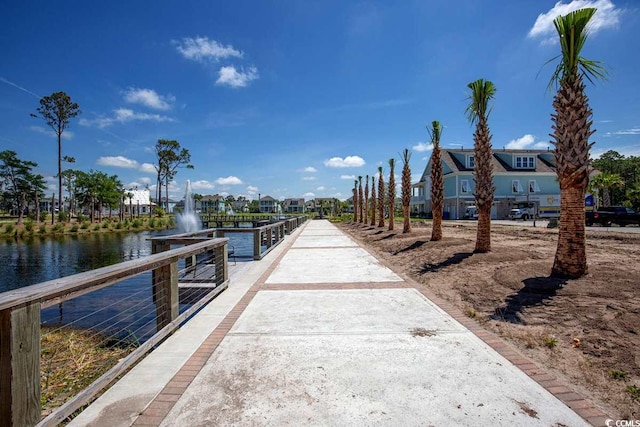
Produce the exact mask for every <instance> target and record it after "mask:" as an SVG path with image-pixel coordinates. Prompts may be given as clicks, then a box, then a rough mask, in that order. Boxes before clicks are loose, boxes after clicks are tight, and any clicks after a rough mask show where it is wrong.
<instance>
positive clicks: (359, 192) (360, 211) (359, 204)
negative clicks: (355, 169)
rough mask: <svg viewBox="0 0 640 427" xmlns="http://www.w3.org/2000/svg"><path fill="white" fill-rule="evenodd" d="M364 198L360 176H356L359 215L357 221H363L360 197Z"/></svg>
mask: <svg viewBox="0 0 640 427" xmlns="http://www.w3.org/2000/svg"><path fill="white" fill-rule="evenodd" d="M363 198H364V196H363V194H362V176H359V177H358V211H359V213H358V216H359V222H364V218H363V212H362V211H363V208H364V206H362V199H363Z"/></svg>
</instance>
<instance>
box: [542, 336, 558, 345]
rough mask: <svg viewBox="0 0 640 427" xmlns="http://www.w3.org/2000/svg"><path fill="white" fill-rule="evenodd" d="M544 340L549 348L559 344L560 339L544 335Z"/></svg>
mask: <svg viewBox="0 0 640 427" xmlns="http://www.w3.org/2000/svg"><path fill="white" fill-rule="evenodd" d="M542 342H544V345H545V347H548V348H555V347H556V346H557V345H558V340H557V339H555V338H554V337H544V338H543V339H542Z"/></svg>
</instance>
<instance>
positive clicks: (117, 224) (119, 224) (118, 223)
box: [116, 222, 126, 230]
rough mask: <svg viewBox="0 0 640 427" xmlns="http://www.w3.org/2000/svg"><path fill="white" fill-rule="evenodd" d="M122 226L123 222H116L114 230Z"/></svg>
mask: <svg viewBox="0 0 640 427" xmlns="http://www.w3.org/2000/svg"><path fill="white" fill-rule="evenodd" d="M125 224H126V222H125ZM122 227H123V224H122V223H121V222H116V230H120V229H121V228H122Z"/></svg>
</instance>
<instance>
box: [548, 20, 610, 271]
mask: <svg viewBox="0 0 640 427" xmlns="http://www.w3.org/2000/svg"><path fill="white" fill-rule="evenodd" d="M595 13H596V9H594V8H586V9H579V10H575V11H573V12H570V13H568V14H567V15H564V16H558V17H557V18H556V19H555V20H554V21H553V24H554V25H555V27H556V31H557V32H558V36H559V38H560V50H561V53H560V55H558V56H557V57H556V58H559V59H560V61H559V63H558V65H557V66H556V69H555V71H554V73H553V76H552V77H551V81H550V82H549V87H551V85H552V84H553V83H555V84H556V85H558V84H559V88H558V91H557V93H556V95H555V97H554V99H553V109H554V110H555V114H552V115H551V120H552V121H553V126H551V128H552V129H553V134H551V137H552V139H553V141H551V143H552V144H553V145H554V147H555V148H554V150H553V154H554V156H555V160H556V173H557V175H558V182H559V184H560V223H559V232H558V247H557V249H556V255H555V259H554V262H553V268H552V270H551V274H552V275H554V276H561V277H572V278H577V277H580V276H582V275H584V274H586V273H587V255H586V240H585V214H584V195H585V189H586V188H587V184H588V183H589V149H590V148H591V146H592V145H593V143H589V137H590V136H591V135H592V134H593V133H594V132H595V130H591V124H592V120H591V117H592V111H591V108H589V100H588V98H587V96H586V94H585V92H584V90H585V84H584V82H583V77H585V78H587V80H589V81H592V77H593V78H604V77H605V70H604V68H603V67H602V65H601V64H600V62H597V61H591V60H588V59H585V58H583V57H581V56H580V51H581V50H582V47H583V46H584V44H585V42H586V41H587V33H588V32H587V25H588V24H589V21H590V20H591V18H592V17H593V15H594V14H595ZM556 58H553V59H552V60H551V61H553V60H555V59H556Z"/></svg>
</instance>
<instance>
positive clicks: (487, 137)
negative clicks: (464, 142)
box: [466, 79, 496, 253]
mask: <svg viewBox="0 0 640 427" xmlns="http://www.w3.org/2000/svg"><path fill="white" fill-rule="evenodd" d="M467 87H468V88H469V89H471V93H470V94H469V97H468V99H469V105H468V106H467V109H466V113H467V118H468V119H469V121H470V122H471V124H475V125H476V131H475V132H474V133H473V142H474V145H473V148H474V163H475V166H474V170H473V179H474V181H475V184H476V189H475V192H474V193H475V194H474V195H475V199H476V206H477V207H478V231H477V234H476V248H475V252H480V253H483V252H489V251H490V250H491V205H492V204H493V194H494V192H495V186H494V185H493V153H492V151H491V133H490V132H489V124H488V123H487V120H488V118H489V113H490V112H491V108H490V107H489V101H491V100H492V99H493V97H494V95H495V93H496V87H495V86H494V84H493V83H492V82H490V81H489V80H484V79H478V80H476V81H474V82H471V83H469V84H468V85H467Z"/></svg>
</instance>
